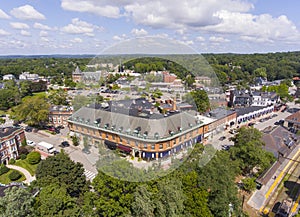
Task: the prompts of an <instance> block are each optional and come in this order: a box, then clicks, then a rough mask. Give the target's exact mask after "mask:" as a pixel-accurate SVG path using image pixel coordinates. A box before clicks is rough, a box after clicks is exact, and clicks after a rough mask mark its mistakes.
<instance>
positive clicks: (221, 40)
mask: <svg viewBox="0 0 300 217" xmlns="http://www.w3.org/2000/svg"><path fill="white" fill-rule="evenodd" d="M208 40H209V41H210V42H212V43H224V42H229V41H230V40H228V39H226V38H223V37H216V36H211V37H209V39H208Z"/></svg>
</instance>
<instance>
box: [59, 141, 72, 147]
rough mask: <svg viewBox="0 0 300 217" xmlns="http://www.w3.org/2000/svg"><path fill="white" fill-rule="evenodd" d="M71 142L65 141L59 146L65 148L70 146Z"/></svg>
mask: <svg viewBox="0 0 300 217" xmlns="http://www.w3.org/2000/svg"><path fill="white" fill-rule="evenodd" d="M69 146H70V144H69V142H67V141H63V142H62V143H60V145H59V147H62V148H65V147H69Z"/></svg>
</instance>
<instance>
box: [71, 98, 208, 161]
mask: <svg viewBox="0 0 300 217" xmlns="http://www.w3.org/2000/svg"><path fill="white" fill-rule="evenodd" d="M158 110H159V108H156V107H155V106H154V105H153V103H152V102H149V101H147V100H146V99H143V98H139V99H135V100H120V101H110V102H107V103H102V104H101V105H90V106H88V107H82V108H81V109H79V110H78V111H76V112H75V113H74V114H73V115H72V116H71V117H70V118H69V120H68V122H69V128H70V130H71V132H72V133H73V134H76V135H77V136H79V137H80V138H81V139H83V137H85V136H86V137H87V138H88V139H89V142H90V143H92V144H95V145H98V144H100V143H101V142H102V141H104V144H105V145H106V146H107V147H108V148H110V149H119V150H120V151H122V152H127V153H130V154H132V155H134V156H138V157H141V158H143V159H147V160H150V159H158V158H163V157H168V156H171V155H173V154H175V153H177V152H179V151H180V150H182V149H185V148H187V147H191V146H193V145H194V144H195V143H197V142H201V141H202V139H203V136H204V134H205V133H207V132H208V125H207V124H206V123H204V122H203V121H201V119H200V118H199V116H197V114H196V112H195V111H178V110H177V108H176V105H174V106H173V109H172V110H170V111H168V112H166V113H163V114H162V113H160V112H158Z"/></svg>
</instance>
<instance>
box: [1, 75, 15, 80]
mask: <svg viewBox="0 0 300 217" xmlns="http://www.w3.org/2000/svg"><path fill="white" fill-rule="evenodd" d="M15 79H16V78H15V76H14V75H12V74H7V75H3V80H15Z"/></svg>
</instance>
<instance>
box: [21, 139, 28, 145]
mask: <svg viewBox="0 0 300 217" xmlns="http://www.w3.org/2000/svg"><path fill="white" fill-rule="evenodd" d="M21 145H22V146H21V147H24V146H26V145H27V142H26V139H24V140H23V141H22V143H21Z"/></svg>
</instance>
